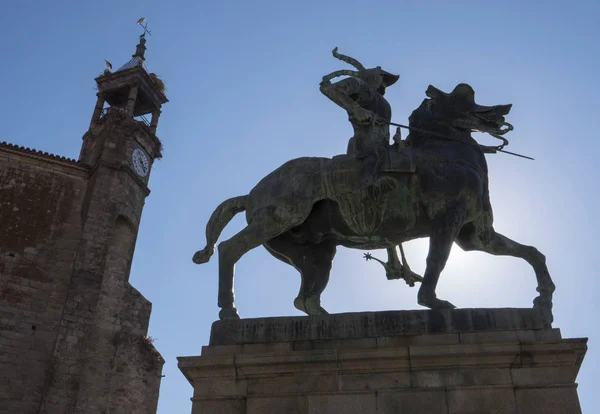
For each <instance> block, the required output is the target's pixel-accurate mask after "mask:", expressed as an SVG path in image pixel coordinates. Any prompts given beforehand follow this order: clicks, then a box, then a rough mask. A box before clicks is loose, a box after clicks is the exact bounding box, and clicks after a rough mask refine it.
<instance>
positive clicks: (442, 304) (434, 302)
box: [417, 298, 456, 309]
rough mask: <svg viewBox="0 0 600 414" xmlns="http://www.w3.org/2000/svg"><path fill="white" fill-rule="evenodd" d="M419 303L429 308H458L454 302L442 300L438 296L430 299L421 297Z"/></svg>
mask: <svg viewBox="0 0 600 414" xmlns="http://www.w3.org/2000/svg"><path fill="white" fill-rule="evenodd" d="M417 303H418V304H419V305H421V306H425V307H426V308H429V309H456V306H454V305H453V304H452V303H450V302H448V301H447V300H442V299H438V298H433V299H428V300H426V299H419V300H418V301H417Z"/></svg>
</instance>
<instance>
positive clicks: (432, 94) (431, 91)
mask: <svg viewBox="0 0 600 414" xmlns="http://www.w3.org/2000/svg"><path fill="white" fill-rule="evenodd" d="M425 95H427V96H428V97H429V98H431V99H438V98H441V97H442V96H444V95H445V94H444V92H442V91H440V90H439V89H438V88H436V87H435V86H433V85H429V86H428V87H427V90H426V91H425Z"/></svg>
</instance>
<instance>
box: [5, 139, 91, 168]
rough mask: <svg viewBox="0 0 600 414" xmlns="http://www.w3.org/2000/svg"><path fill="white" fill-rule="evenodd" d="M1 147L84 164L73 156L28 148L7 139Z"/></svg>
mask: <svg viewBox="0 0 600 414" xmlns="http://www.w3.org/2000/svg"><path fill="white" fill-rule="evenodd" d="M0 148H8V149H11V150H13V151H18V152H22V153H26V154H31V155H37V156H39V157H44V158H49V159H52V160H55V161H61V162H66V163H69V164H76V165H79V166H82V164H80V163H79V161H77V160H74V159H72V158H67V157H62V156H60V155H55V154H50V153H48V152H44V151H38V150H36V149H32V148H28V147H24V146H18V145H15V144H9V143H8V142H5V141H2V142H0Z"/></svg>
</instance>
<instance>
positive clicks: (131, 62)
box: [115, 56, 148, 72]
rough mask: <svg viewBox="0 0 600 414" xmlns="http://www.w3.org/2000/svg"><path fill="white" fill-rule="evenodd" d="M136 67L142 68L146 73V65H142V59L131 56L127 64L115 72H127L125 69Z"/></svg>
mask: <svg viewBox="0 0 600 414" xmlns="http://www.w3.org/2000/svg"><path fill="white" fill-rule="evenodd" d="M138 66H141V67H142V68H144V70H145V71H148V69H146V64H145V63H144V59H142V58H141V57H139V56H133V57H132V58H131V59H129V62H127V63H125V64H124V65H123V66H121V67H120V68H119V69H117V70H116V71H115V72H120V71H122V70H127V69H131V68H135V67H138Z"/></svg>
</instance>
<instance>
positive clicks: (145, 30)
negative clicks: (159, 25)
mask: <svg viewBox="0 0 600 414" xmlns="http://www.w3.org/2000/svg"><path fill="white" fill-rule="evenodd" d="M145 21H146V18H145V17H142V18H141V19H139V20H138V21H137V24H139V25H140V26H142V28H143V29H144V33H142V34H141V35H140V39H141V38H142V37H146V33H148V34H149V35H150V36H152V32H151V31H150V30H148V23H146V24H145V25H144V22H145Z"/></svg>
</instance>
